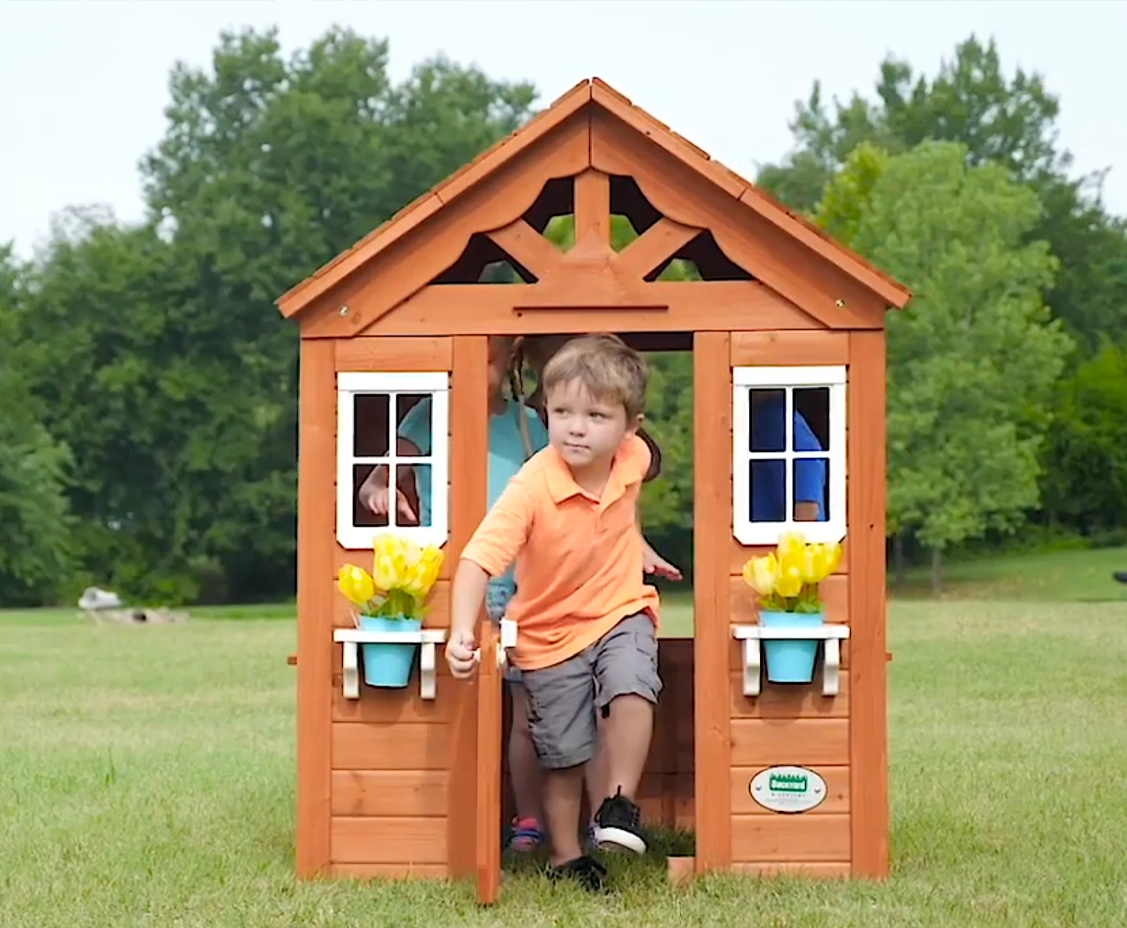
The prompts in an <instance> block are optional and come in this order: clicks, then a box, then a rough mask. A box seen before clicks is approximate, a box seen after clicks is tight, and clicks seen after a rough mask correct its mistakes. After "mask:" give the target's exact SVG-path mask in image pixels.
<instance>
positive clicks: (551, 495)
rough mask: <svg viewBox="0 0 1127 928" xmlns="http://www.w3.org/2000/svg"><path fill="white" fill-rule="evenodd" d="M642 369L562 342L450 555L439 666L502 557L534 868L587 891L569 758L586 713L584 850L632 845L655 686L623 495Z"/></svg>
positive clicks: (455, 659)
mask: <svg viewBox="0 0 1127 928" xmlns="http://www.w3.org/2000/svg"><path fill="white" fill-rule="evenodd" d="M647 380H648V371H647V370H646V365H645V362H644V361H643V360H642V359H641V357H640V356H639V355H638V354H637V353H636V352H634V351H632V350H631V349H629V348H628V347H626V345H624V344H623V343H622V341H621V340H620V339H618V338H616V337H615V336H613V335H594V336H585V337H581V338H576V339H573V340H572V341H570V342H569V343H568V344H567V345H565V346H564V347H563V348H562V349H560V351H559V352H558V353H557V354H556V355H555V356H554V357H553V358H552V359H551V361H549V362H548V364H547V365H546V366H545V368H544V392H545V397H546V400H547V402H546V406H547V410H548V441H549V445H548V447H547V448H545V449H544V450H543V451H540V452H538V453H537V454H535V455H534V456H533V457H532V458H531V459H530V460H529V461H528V463H527V464H525V465H524V467H523V468H521V470H520V473H518V474H517V475H516V476H515V477H514V478H513V479H512V480H511V481H510V482H509V485H508V487H506V489H505V491H504V492H503V493H502V494H501V496H500V498H499V499H498V500H497V502H496V503H495V504H494V506H493V508H492V509H491V510H490V511H489V513H488V514H487V515H486V517H485V519H484V520H483V521H482V523H481V525H480V526H478V529H477V531H476V532H475V533H474V535H473V537H472V538H471V539H470V541H469V543H468V544H467V545H466V547H465V549H464V550H463V551H462V558H461V561H460V562H459V564H458V569H457V571H456V573H455V576H454V585H453V591H452V595H451V624H450V637H449V640H448V643H447V646H446V659H447V661H448V663H449V664H450V669H451V672H452V673H453V674H454V675H455V676H456V677H468V676H470V675H471V674H472V673H473V672H474V671H475V670H476V663H475V660H474V656H473V649H474V624H475V622H474V620H475V618H476V616H477V612H478V609H479V608H480V606H481V601H482V597H483V596H484V594H485V589H486V585H487V584H488V582H489V578H490V577H495V576H498V575H500V574H502V573H503V572H504V571H505V570H506V569H508V567H509V565H510V564H511V563H512V562H513V561H514V560H515V561H516V578H517V592H516V595H515V596H514V597H513V600H512V602H511V603H510V604H509V611H508V615H509V618H510V619H512V620H514V621H515V622H516V623H517V627H518V629H519V632H518V637H517V645H516V648H515V649H514V650H513V653H512V655H511V656H512V660H513V662H514V663H515V664H516V666H518V667H519V668H520V669H521V674H522V679H523V682H524V685H525V692H526V695H527V699H528V707H527V712H528V722H529V730H530V733H531V736H532V743H533V745H534V747H535V749H536V754H537V757H539V759H540V764H541V767H542V768H543V770H544V811H545V814H546V818H547V825H548V832H549V835H550V840H551V854H550V857H549V874H550V875H551V876H552V877H555V878H558V877H564V876H569V877H574V878H577V879H578V880H579V881H580V882H581V883H583V884H584V885H585V886H587V887H588V888H591V889H598V888H600V887H601V886H602V881H603V877H604V876H605V874H606V871H605V870H604V869H603V867H602V866H601V865H600V864H599V863H598V862H597V861H595V860H594V859H593V858H591V857H589V856H588V855H586V854H583V853H582V852H581V850H580V846H579V834H578V832H579V809H580V803H581V797H582V790H583V772H584V766H585V765H586V764H587V762H588V761H589V760H590V759H591V757H592V756H593V755H594V752H595V746H596V739H597V737H598V735H597V729H596V718H595V716H596V711H598V712H599V713H600V714H601V715H602V716H603V718H604V723H603V726H602V739H603V740H602V745H601V747H602V751H604V752H605V759H604V763H605V773H606V776H607V781H608V786H609V788H608V789H607V790H606V792H607V795H606V796H605V798H604V799H603V801H602V803H601V805H600V807H599V810H598V812H597V813H596V816H595V821H596V824H597V828H596V834H595V838H596V841H597V843H598V844H599V845H600V846H604V847H613V846H619V847H624V848H627V849H629V850H632V851H634V852H636V853H643V852H644V851H645V848H646V844H645V840H644V839H643V837H642V829H641V816H640V814H639V810H638V807H637V805H635V803H634V801H633V798H634V795H635V791H636V790H637V787H638V782H639V780H640V779H641V775H642V768H643V766H644V765H645V761H646V755H647V753H648V752H649V746H650V736H651V733H652V731H653V711H654V705H655V704H656V703H657V699H658V695H659V694H660V692H661V680H660V678H659V677H658V672H657V637H656V623H657V613H658V595H657V591H656V590H655V589H654V588H653V587H650V586H647V585H646V584H645V583H644V582H643V576H644V575H643V570H642V535H641V532H640V531H639V527H638V510H637V506H638V493H639V490H640V488H641V485H642V478H643V477H644V476H645V474H646V472H647V470H648V469H649V465H650V451H649V448H648V446H647V445H646V443H645V442H644V441H643V440H642V439H641V438H639V437H638V434H637V431H638V426H639V424H640V423H641V421H642V404H643V401H644V398H645V392H646V384H647Z"/></svg>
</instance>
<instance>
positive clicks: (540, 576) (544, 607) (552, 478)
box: [462, 435, 658, 670]
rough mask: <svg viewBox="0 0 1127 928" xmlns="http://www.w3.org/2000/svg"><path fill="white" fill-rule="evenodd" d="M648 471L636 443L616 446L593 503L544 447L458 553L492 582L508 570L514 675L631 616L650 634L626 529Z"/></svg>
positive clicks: (632, 526)
mask: <svg viewBox="0 0 1127 928" xmlns="http://www.w3.org/2000/svg"><path fill="white" fill-rule="evenodd" d="M649 465H650V449H649V448H648V447H647V446H646V443H645V442H644V441H643V440H642V439H640V438H638V437H637V435H633V436H631V437H629V438H627V439H625V440H624V441H623V442H622V445H621V446H620V447H619V450H618V452H617V453H616V454H615V456H614V461H613V463H612V465H611V470H610V476H609V478H608V479H607V485H606V487H605V488H604V490H603V494H602V497H601V498H596V497H594V496H592V495H591V494H589V493H587V492H586V491H585V490H583V489H582V488H581V487H580V486H579V484H577V483H576V482H575V478H574V477H572V474H571V469H570V468H569V467H568V466H567V462H565V461H564V460H563V458H561V457H560V455H559V453H558V452H557V451H556V449H555V448H553V447H551V446H549V447H547V448H545V449H543V450H542V451H540V452H538V453H537V454H535V455H533V456H532V457H531V458H529V460H528V461H527V462H526V463H525V465H524V467H522V468H521V470H520V472H519V473H517V475H516V476H515V477H513V479H512V480H510V481H509V485H508V486H507V487H506V488H505V491H504V492H503V493H502V494H501V496H500V497H498V499H497V501H496V502H495V503H494V504H493V507H492V508H491V509H490V510H489V512H488V513H487V514H486V516H485V518H484V519H483V520H482V523H481V525H479V526H478V528H477V531H476V532H474V534H473V537H472V538H471V539H470V541H469V544H467V545H466V547H465V549H464V550H463V551H462V557H463V558H466V559H467V560H470V561H473V562H474V563H475V564H477V565H478V566H479V567H481V568H482V570H484V571H485V572H486V573H488V574H489V575H490V576H492V577H496V576H498V575H500V574H502V573H504V572H505V570H506V569H507V568H508V567H509V565H510V564H511V563H512V562H513V561H514V560H515V561H516V584H517V592H516V595H515V596H514V597H513V600H512V602H511V603H510V604H509V608H508V611H507V617H508V618H509V619H512V620H513V621H515V622H516V623H517V646H516V648H515V650H514V651H513V652H512V653H511V655H510V656H511V658H512V661H513V663H514V664H515V665H516V666H517V667H519V668H520V669H521V670H537V669H539V668H541V667H551V666H553V665H554V664H559V663H561V662H562V661H565V660H567V659H568V658H569V657H572V656H574V655H576V654H578V653H579V652H580V651H582V650H583V649H584V648H586V647H587V646H588V645H590V644H593V643H594V642H596V641H598V640H599V639H600V638H602V637H603V635H605V634H606V633H607V632H608V631H610V630H611V629H612V628H613V627H614V626H615V625H617V624H618V622H619V621H621V620H622V619H624V618H625V617H626V616H629V615H634V614H635V613H637V612H642V611H647V612H648V613H649V615H650V618H651V619H652V620H653V622H654V625H655V626H656V625H657V621H658V595H657V590H656V589H654V588H653V587H652V586H648V585H647V584H646V583H644V582H643V576H644V575H643V573H642V533H641V532H640V531H639V530H638V525H637V521H636V518H637V517H636V512H637V503H638V493H639V492H640V490H641V487H642V478H643V477H644V476H645V474H646V471H647V469H648V468H649Z"/></svg>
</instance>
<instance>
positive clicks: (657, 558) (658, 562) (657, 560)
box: [635, 506, 682, 580]
mask: <svg viewBox="0 0 1127 928" xmlns="http://www.w3.org/2000/svg"><path fill="white" fill-rule="evenodd" d="M635 521H636V522H637V524H638V534H639V535H641V536H642V570H644V571H645V572H646V573H647V574H657V575H658V576H659V577H665V579H667V580H680V579H682V574H681V571H680V570H679V569H678V568H676V567H674V566H673V565H672V564H670V563H669V561H667V560H666V559H665V558H663V557H662V556H661V555H660V554H658V553H657V552H656V551H655V550H654V549H653V548H652V547H651V546H650V543H649V542H648V541H646V536H645V535H644V534H643V533H642V507H641V506H637V507H636V509H635Z"/></svg>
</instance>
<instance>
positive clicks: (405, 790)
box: [332, 770, 450, 818]
mask: <svg viewBox="0 0 1127 928" xmlns="http://www.w3.org/2000/svg"><path fill="white" fill-rule="evenodd" d="M449 778H450V775H449V772H448V771H446V770H334V771H333V779H332V789H333V796H332V811H333V815H341V816H353V817H361V816H368V815H371V816H385V817H386V816H401V815H409V816H420V817H423V818H433V817H435V816H445V815H446V805H447V801H448V800H447V793H446V790H447V785H448V782H449Z"/></svg>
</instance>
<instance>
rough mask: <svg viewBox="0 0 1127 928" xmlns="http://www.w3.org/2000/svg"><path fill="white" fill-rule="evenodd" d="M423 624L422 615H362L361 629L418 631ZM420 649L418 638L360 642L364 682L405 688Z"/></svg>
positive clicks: (368, 630) (372, 630)
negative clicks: (410, 617) (383, 641)
mask: <svg viewBox="0 0 1127 928" xmlns="http://www.w3.org/2000/svg"><path fill="white" fill-rule="evenodd" d="M422 627H423V621H422V619H388V618H383V617H375V616H369V615H362V616H360V629H361V631H365V632H417V631H419V629H421V628H422ZM418 650H419V645H418V643H417V642H409V643H407V644H362V645H360V656H361V659H362V661H363V663H364V682H365V683H367V684H368V686H379V687H385V688H391V689H402V688H403V687H405V686H406V685H407V684H408V683H410V682H411V669H412V668H413V667H414V666H415V653H416V652H417V651H418Z"/></svg>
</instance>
